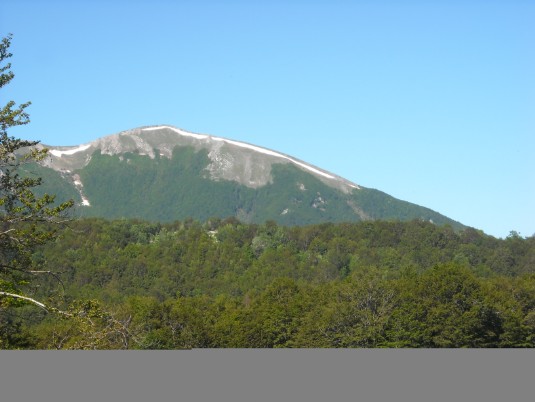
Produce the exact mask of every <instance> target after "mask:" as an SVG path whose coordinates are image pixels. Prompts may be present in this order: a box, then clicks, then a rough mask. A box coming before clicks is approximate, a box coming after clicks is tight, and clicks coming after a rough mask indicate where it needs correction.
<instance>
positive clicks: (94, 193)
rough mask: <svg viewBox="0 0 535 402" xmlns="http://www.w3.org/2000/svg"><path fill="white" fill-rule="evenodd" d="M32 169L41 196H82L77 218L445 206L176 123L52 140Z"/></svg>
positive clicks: (428, 214) (364, 212)
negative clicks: (70, 143)
mask: <svg viewBox="0 0 535 402" xmlns="http://www.w3.org/2000/svg"><path fill="white" fill-rule="evenodd" d="M27 173H28V174H30V175H35V176H37V177H42V178H43V179H44V180H43V184H42V186H41V187H40V189H39V190H38V191H39V194H44V193H48V194H56V195H57V199H58V200H62V199H69V198H72V199H73V200H75V202H76V204H77V205H78V207H77V213H78V216H81V217H101V218H106V219H120V218H137V219H143V220H150V221H160V222H173V221H175V220H184V219H187V218H193V219H196V220H200V221H205V220H207V219H209V218H211V217H220V218H222V219H224V218H226V217H229V216H234V217H236V218H238V219H239V220H240V221H242V222H247V223H257V224H260V223H263V222H265V221H266V220H273V221H275V222H277V223H279V224H283V225H309V224H318V223H325V222H358V221H367V220H380V219H388V220H412V219H422V220H427V221H432V222H434V223H436V224H438V225H443V224H449V225H451V226H453V227H454V228H456V229H462V228H463V227H464V226H463V225H462V224H461V223H459V222H456V221H454V220H452V219H450V218H448V217H445V216H443V215H441V214H440V213H438V212H435V211H432V210H430V209H429V208H425V207H422V206H419V205H415V204H412V203H410V202H407V201H402V200H398V199H396V198H394V197H392V196H390V195H388V194H385V193H384V192H382V191H379V190H376V189H372V188H366V187H363V186H360V185H358V184H355V183H352V182H350V181H349V180H346V179H344V178H342V177H339V176H337V175H336V174H334V173H330V172H327V171H325V170H323V169H321V168H319V167H316V166H313V165H310V164H308V163H306V162H303V161H300V160H298V159H296V158H294V157H291V156H288V155H285V154H283V153H280V152H276V151H273V150H269V149H265V148H262V147H258V146H255V145H251V144H246V143H242V142H238V141H233V140H229V139H225V138H220V137H213V136H208V135H202V134H194V133H190V132H187V131H184V130H181V129H177V128H174V127H169V126H156V127H145V128H138V129H133V130H128V131H124V132H122V133H119V134H114V135H111V136H107V137H102V138H100V139H98V140H95V141H93V142H91V143H88V144H85V145H80V146H76V147H50V152H49V157H48V158H47V159H46V160H45V161H43V162H42V164H41V165H40V166H36V165H33V166H31V167H29V168H28V169H27Z"/></svg>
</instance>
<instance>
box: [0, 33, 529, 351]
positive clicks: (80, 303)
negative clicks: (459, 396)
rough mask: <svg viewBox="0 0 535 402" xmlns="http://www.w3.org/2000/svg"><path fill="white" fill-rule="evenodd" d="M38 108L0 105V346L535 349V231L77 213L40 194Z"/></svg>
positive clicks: (0, 79) (0, 75)
mask: <svg viewBox="0 0 535 402" xmlns="http://www.w3.org/2000/svg"><path fill="white" fill-rule="evenodd" d="M10 42H11V35H9V36H7V37H6V38H3V39H2V40H1V42H0V88H3V87H4V86H5V85H7V84H8V83H9V82H10V81H11V80H12V79H13V77H14V74H13V73H12V72H11V70H10V67H11V65H10V64H9V63H5V61H6V60H7V59H9V58H10V57H11V53H9V51H8V49H9V46H10ZM2 63H5V64H4V65H2ZM29 105H30V102H26V103H23V104H20V105H17V104H16V103H15V102H14V101H9V102H8V103H7V104H6V105H5V106H3V107H1V108H0V349H191V348H379V347H382V348H461V347H471V348H513V347H514V348H528V347H533V346H535V236H531V237H528V238H524V237H522V236H520V235H519V234H518V233H516V232H511V233H510V235H509V236H508V237H507V238H505V239H496V238H494V237H492V236H488V235H485V234H484V233H483V232H481V231H478V230H475V229H472V228H465V227H462V228H459V227H453V226H448V225H438V224H433V223H431V222H430V221H429V219H415V220H406V219H405V218H406V216H408V215H402V218H400V219H404V221H403V222H402V221H396V220H391V219H388V216H383V215H379V216H375V218H377V219H378V218H383V219H384V220H366V221H363V222H355V223H344V222H337V223H323V224H309V225H299V226H291V223H292V222H288V225H283V224H282V223H281V222H279V223H277V222H274V221H264V222H262V223H258V222H257V223H244V222H240V221H239V220H238V219H237V218H236V217H230V218H227V219H222V218H209V217H206V219H198V220H194V219H181V220H177V221H174V222H161V223H158V219H154V220H152V221H142V220H134V219H114V220H112V219H108V220H106V219H102V218H96V217H93V218H91V217H85V218H83V219H82V218H79V219H76V218H73V216H75V212H76V211H73V208H72V207H73V206H74V204H75V203H74V200H68V201H63V200H65V199H68V198H69V197H70V195H69V193H68V192H67V193H61V192H57V193H53V194H55V195H53V194H47V193H46V192H43V191H41V190H42V188H43V187H42V184H43V182H45V181H47V180H49V181H54V180H56V179H57V177H56V178H55V179H54V177H53V176H47V175H46V174H43V175H39V174H37V175H34V176H32V175H28V167H31V166H36V165H35V163H38V162H43V160H44V159H45V158H46V156H47V152H48V150H47V149H46V148H42V147H38V146H37V145H38V144H39V142H38V141H27V140H22V139H18V138H15V137H12V136H10V135H8V130H9V129H11V128H13V127H16V126H21V125H25V124H28V123H29V115H28V113H27V111H26V108H27V107H28V106H29ZM184 152H186V154H185V156H188V155H189V154H188V152H189V151H187V150H186V151H184ZM190 156H191V155H190ZM140 161H141V162H140V163H144V160H141V159H140ZM100 163H114V160H113V159H110V158H108V159H106V158H101V159H100ZM98 166H100V165H95V166H91V168H95V169H96V168H97V167H98ZM188 166H189V167H188ZM171 167H172V166H171ZM186 167H187V168H189V169H197V168H198V167H199V166H195V165H194V164H193V163H191V164H189V163H186V165H185V167H184V168H185V169H186ZM172 168H173V169H174V168H175V167H172ZM170 171H172V169H171V170H170ZM125 173H132V174H134V173H136V172H135V171H134V170H125ZM149 173H150V172H149ZM279 173H280V174H284V173H285V171H284V170H279ZM286 173H288V172H287V171H286ZM186 184H191V185H193V184H199V183H198V182H191V183H190V182H188V183H186ZM313 184H314V183H310V184H309V183H307V186H312V185H313ZM120 185H121V183H120V182H110V183H109V186H111V187H112V188H113V187H119V186H120ZM158 185H160V184H158ZM89 187H90V180H88V188H89ZM225 191H226V190H225ZM138 192H139V193H141V192H140V191H138ZM221 194H226V195H227V196H228V197H231V196H242V195H240V194H234V193H232V192H224V191H223V190H222V193H221ZM369 194H371V193H369ZM377 194H378V193H375V195H373V194H371V195H372V196H370V197H368V196H366V198H365V199H362V200H359V201H360V202H364V203H366V202H367V203H370V204H374V198H373V197H375V196H377ZM56 196H57V199H56ZM263 196H265V197H267V196H269V194H267V193H266V194H263ZM271 196H273V194H272V195H271ZM244 197H245V196H244ZM383 199H384V197H383ZM109 201H110V202H112V203H116V204H117V207H118V208H119V207H121V206H122V205H121V204H122V200H121V199H116V198H114V199H111V200H109ZM153 201H154V200H153ZM216 201H217V202H220V201H221V200H220V199H218V198H217V197H214V198H213V199H212V200H211V202H213V203H216ZM202 205H203V204H202V202H200V201H199V202H198V203H196V204H195V205H189V206H191V207H193V206H194V207H195V208H197V209H199V208H201V209H202ZM152 208H153V209H154V210H155V211H156V210H157V209H158V208H159V204H158V203H157V202H155V203H154V204H153V205H152ZM277 210H280V208H278V209H277ZM403 211H405V212H407V214H409V213H410V212H411V211H410V208H406V209H402V212H403ZM134 212H135V211H134ZM220 212H221V213H227V212H228V211H224V210H223V211H220ZM231 212H235V211H231ZM155 213H156V214H157V211H156V212H155ZM231 215H232V213H231ZM409 215H410V214H409Z"/></svg>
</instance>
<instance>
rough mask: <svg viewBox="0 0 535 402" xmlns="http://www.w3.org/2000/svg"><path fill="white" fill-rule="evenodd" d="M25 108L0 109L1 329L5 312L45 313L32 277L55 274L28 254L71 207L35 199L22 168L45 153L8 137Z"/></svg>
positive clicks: (2, 66)
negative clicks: (30, 308)
mask: <svg viewBox="0 0 535 402" xmlns="http://www.w3.org/2000/svg"><path fill="white" fill-rule="evenodd" d="M11 38H12V36H11V35H9V36H7V37H5V38H3V39H2V42H1V43H0V89H1V88H3V87H4V86H5V85H7V84H8V83H9V82H10V81H11V80H12V79H13V77H14V74H13V72H12V71H11V70H10V68H11V64H10V63H6V60H7V59H9V58H10V57H11V56H12V54H11V53H9V51H8V50H9V46H10V44H11ZM29 105H30V102H26V103H23V104H21V105H18V106H17V105H16V103H15V102H14V101H9V102H8V103H7V104H6V105H5V106H4V107H2V108H1V109H0V326H2V325H3V324H2V322H3V320H2V315H3V314H2V313H3V311H4V310H5V309H7V308H9V307H10V306H16V305H20V304H25V303H32V304H34V305H37V306H39V307H41V308H42V309H44V310H47V311H49V310H50V308H49V307H48V306H47V305H45V304H44V303H42V302H40V301H38V300H36V299H35V297H34V295H33V294H32V293H31V292H32V284H33V282H34V279H35V276H37V275H42V274H52V275H54V274H53V273H52V272H50V271H44V270H39V268H38V267H37V268H36V267H35V266H34V265H33V264H32V252H33V251H34V250H35V248H36V247H37V246H39V245H42V244H44V243H46V242H48V241H50V240H51V239H53V238H54V236H55V235H56V232H57V229H58V227H59V226H58V225H57V224H58V223H61V222H63V221H64V220H65V212H66V211H67V210H68V208H69V207H71V206H72V205H73V201H72V200H71V201H68V202H64V203H61V204H59V205H57V204H56V203H55V199H54V198H55V197H54V196H52V195H48V194H44V195H43V196H41V197H38V196H36V195H35V193H34V190H35V188H36V187H38V186H39V185H40V184H41V181H42V179H41V178H39V177H32V176H31V175H28V173H27V172H26V171H24V168H25V167H27V166H28V164H30V163H35V162H38V161H41V160H43V159H44V158H45V157H46V156H47V149H46V148H43V147H38V146H37V145H38V143H39V142H38V141H26V140H21V139H17V138H14V137H12V136H9V135H8V133H7V131H8V129H10V128H12V127H16V126H21V125H25V124H28V123H29V121H30V119H29V116H28V113H27V112H26V108H27V107H28V106H29ZM0 342H1V340H0ZM0 346H1V343H0Z"/></svg>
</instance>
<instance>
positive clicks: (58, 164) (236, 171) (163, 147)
mask: <svg viewBox="0 0 535 402" xmlns="http://www.w3.org/2000/svg"><path fill="white" fill-rule="evenodd" d="M177 146H179V147H180V146H193V147H194V148H195V149H196V150H201V149H205V150H207V151H208V158H209V159H210V162H211V163H210V165H209V166H208V167H207V168H206V175H207V177H210V178H211V179H213V180H232V181H237V182H239V183H241V184H243V185H245V186H248V187H252V188H258V187H262V186H264V185H266V184H268V183H270V182H272V180H273V178H272V176H271V166H272V165H273V164H275V163H291V164H293V165H295V166H297V167H298V168H300V169H302V170H304V171H307V172H309V173H312V174H313V175H314V176H316V177H317V178H318V179H320V180H322V181H323V182H325V183H326V184H328V185H329V186H331V187H336V188H338V189H340V190H342V191H343V192H346V193H348V192H351V191H353V189H359V186H358V185H356V184H354V183H352V182H350V181H348V180H345V179H344V178H342V177H339V176H336V175H334V174H332V173H330V172H327V171H325V170H322V169H320V168H318V167H316V166H313V165H310V164H308V163H305V162H303V161H301V160H298V159H296V158H293V157H291V156H289V155H285V154H283V153H280V152H276V151H273V150H270V149H267V148H263V147H259V146H256V145H252V144H248V143H245V142H240V141H235V140H230V139H227V138H223V137H217V136H211V135H207V134H197V133H192V132H188V131H186V130H182V129H180V128H176V127H173V126H169V125H158V126H150V127H142V128H137V129H133V130H128V131H123V132H121V133H118V134H114V135H110V136H106V137H102V138H100V139H97V140H95V141H93V142H91V143H89V144H84V145H79V146H75V147H48V148H49V150H50V151H49V152H50V155H51V160H50V161H49V163H48V165H49V166H50V167H52V168H54V169H56V170H60V171H64V172H65V171H74V170H76V169H81V168H83V167H84V166H85V165H87V163H89V161H90V160H91V155H92V154H93V152H95V151H96V150H99V151H100V152H101V153H102V154H106V155H121V154H125V153H128V152H133V153H137V154H139V155H147V156H149V157H150V158H155V157H157V156H160V157H167V158H171V157H172V154H173V150H174V149H175V148H176V147H177ZM156 153H158V155H157V154H156ZM73 181H74V180H73ZM80 184H81V183H80ZM80 184H78V185H77V187H78V188H80V189H81V185H80ZM82 186H83V185H82ZM88 203H89V201H88V200H86V199H85V200H84V205H87V204H88Z"/></svg>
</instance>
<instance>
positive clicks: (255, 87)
mask: <svg viewBox="0 0 535 402" xmlns="http://www.w3.org/2000/svg"><path fill="white" fill-rule="evenodd" d="M534 21H535V2H533V1H527V0H526V1H516V0H507V1H505V0H504V1H470V0H468V1H460V0H456V1H432V2H431V1H429V2H427V1H423V0H422V1H407V2H402V1H399V2H395V1H340V0H338V1H337V0H335V1H328V0H315V1H314V0H311V1H305V0H300V1H299V0H294V1H286V2H283V1H279V0H275V1H267V0H265V1H252V2H246V1H236V0H235V1H220V2H216V1H202V0H198V1H193V0H191V1H170V0H169V1H163V0H150V1H148V0H137V1H136V0H134V1H113V0H111V1H102V0H100V1H99V0H97V1H76V0H73V1H67V0H65V1H58V0H56V1H55V0H47V1H37V0H34V1H30V0H2V1H1V3H0V36H5V35H7V34H8V33H13V35H14V38H13V42H12V47H11V51H12V53H13V54H14V56H13V58H12V59H11V62H12V64H13V67H12V69H13V71H14V72H15V74H16V77H15V79H14V80H13V81H12V83H11V84H10V85H9V86H8V87H5V90H3V93H2V94H1V97H2V98H1V101H2V103H5V102H6V101H7V100H10V99H13V100H15V101H17V102H18V103H22V102H24V101H27V100H31V101H32V106H31V107H30V108H29V111H30V114H31V119H32V122H31V123H30V124H29V125H28V126H24V127H20V128H17V129H14V130H11V132H10V134H11V135H16V136H18V137H24V138H28V139H38V140H41V141H42V142H43V143H45V144H49V145H76V144H82V143H85V142H89V141H91V140H94V139H96V138H98V137H101V136H104V135H108V134H113V133H116V132H119V131H122V130H126V129H130V128H134V127H138V126H142V125H153V124H171V125H175V126H178V127H181V128H183V129H186V130H189V131H194V132H199V133H206V134H212V135H217V136H223V137H227V138H232V139H236V140H241V141H246V142H249V143H253V144H256V145H261V146H265V147H268V148H272V149H275V150H278V151H281V152H285V153H287V154H290V155H293V156H295V157H298V158H300V159H303V160H305V161H307V162H309V163H312V164H315V165H317V166H320V167H322V168H324V169H327V170H330V171H332V172H334V173H336V174H338V175H341V176H343V177H346V178H347V179H349V180H352V181H354V182H356V183H358V184H361V185H363V186H366V187H372V188H377V189H379V190H382V191H384V192H386V193H388V194H391V195H393V196H395V197H397V198H400V199H403V200H408V201H410V202H414V203H416V204H419V205H423V206H426V207H429V208H431V209H434V210H436V211H438V212H440V213H442V214H445V215H447V216H449V217H451V218H453V219H455V220H458V221H460V222H462V223H464V224H466V225H469V226H473V227H476V228H478V229H482V230H484V231H485V232H486V233H488V234H491V235H494V236H497V237H505V236H507V235H508V234H509V232H510V231H511V230H515V231H518V232H520V234H521V235H522V236H531V235H533V234H535V23H534Z"/></svg>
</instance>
